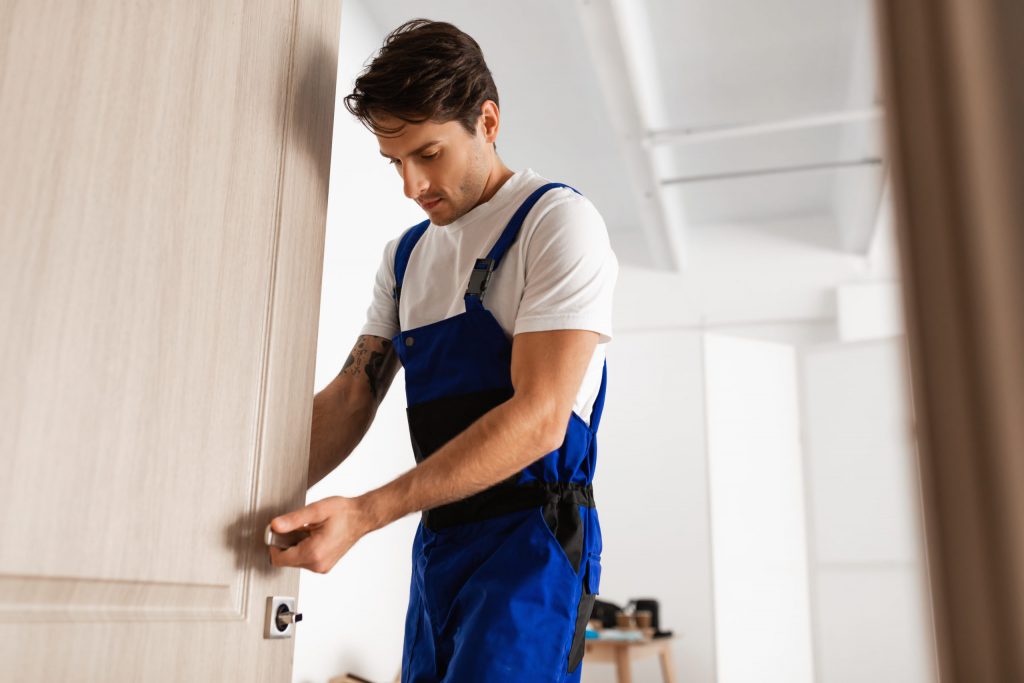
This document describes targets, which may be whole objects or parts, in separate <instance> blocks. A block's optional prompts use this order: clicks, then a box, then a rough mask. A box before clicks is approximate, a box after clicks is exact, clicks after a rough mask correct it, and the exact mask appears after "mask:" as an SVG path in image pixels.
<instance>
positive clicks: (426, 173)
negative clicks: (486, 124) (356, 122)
mask: <svg viewBox="0 0 1024 683" xmlns="http://www.w3.org/2000/svg"><path fill="white" fill-rule="evenodd" d="M375 121H377V122H378V123H379V124H380V125H382V126H385V127H387V128H395V127H397V126H398V125H401V124H404V126H405V127H404V128H403V129H402V130H401V133H399V134H394V135H395V137H382V136H380V135H378V136H377V143H378V144H379V146H380V153H381V155H383V156H385V157H387V158H388V159H389V162H390V163H391V164H392V165H394V167H395V169H396V170H397V171H398V175H400V176H401V177H402V181H403V183H404V186H405V187H404V191H405V196H406V197H409V198H410V199H412V200H415V201H416V203H418V204H419V205H420V206H421V207H423V210H424V211H426V212H427V215H428V216H429V217H430V220H431V221H432V222H433V223H434V225H448V224H449V223H451V222H452V221H454V220H455V219H457V218H459V217H461V216H463V215H465V214H466V213H467V212H469V211H470V210H471V209H473V208H474V207H475V206H477V204H479V203H480V198H481V196H482V195H483V192H484V187H485V186H486V184H487V178H488V175H489V172H490V165H491V164H490V159H489V157H488V152H489V151H490V149H491V147H490V143H488V142H486V141H485V139H484V136H483V132H482V131H483V127H482V126H479V125H478V128H477V134H476V136H475V137H474V136H471V135H470V134H469V133H467V132H466V129H465V128H463V127H462V125H461V124H459V122H457V121H448V122H446V123H433V122H431V121H424V122H423V123H405V122H404V121H401V120H400V119H396V118H393V117H390V116H384V115H380V116H377V117H375Z"/></svg>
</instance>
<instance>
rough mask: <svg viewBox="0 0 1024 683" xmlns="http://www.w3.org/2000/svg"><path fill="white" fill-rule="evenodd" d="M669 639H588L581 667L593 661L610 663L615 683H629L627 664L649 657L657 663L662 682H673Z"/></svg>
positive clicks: (630, 679) (671, 637) (674, 682)
mask: <svg viewBox="0 0 1024 683" xmlns="http://www.w3.org/2000/svg"><path fill="white" fill-rule="evenodd" d="M673 640H675V638H674V637H673V636H668V637H665V638H648V639H644V640H612V639H610V638H609V639H602V638H591V639H590V640H588V641H587V643H586V650H585V651H584V655H583V663H584V665H587V664H590V663H593V662H613V663H614V664H615V674H616V680H617V681H618V683H633V672H632V670H631V668H630V662H632V661H633V660H634V659H640V658H642V657H647V656H650V655H657V656H658V659H659V660H661V677H662V680H663V681H664V682H665V683H676V681H677V680H678V679H676V670H675V665H674V664H673V663H672V641H673Z"/></svg>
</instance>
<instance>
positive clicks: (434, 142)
mask: <svg viewBox="0 0 1024 683" xmlns="http://www.w3.org/2000/svg"><path fill="white" fill-rule="evenodd" d="M440 143H441V141H440V140H431V141H430V142H428V143H426V144H425V145H420V146H419V147H417V148H416V149H414V150H413V151H411V152H409V156H412V155H413V154H419V153H420V152H422V151H423V150H425V149H426V148H427V147H430V146H431V145H438V144H440ZM380 155H381V156H382V157H384V158H385V159H393V158H394V157H391V156H388V155H387V154H385V153H384V152H381V153H380Z"/></svg>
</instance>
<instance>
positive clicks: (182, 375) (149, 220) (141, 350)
mask: <svg viewBox="0 0 1024 683" xmlns="http://www.w3.org/2000/svg"><path fill="white" fill-rule="evenodd" d="M339 19H340V3H339V1H338V0H315V1H314V0H301V1H297V2H284V1H280V2H255V1H253V2H238V1H229V0H217V1H216V2H210V1H208V0H174V1H173V2H166V1H156V0H152V1H141V0H139V1H131V2H130V1H128V0H124V1H116V0H102V1H101V0H97V1H91V2H90V1H86V0H82V1H80V2H79V1H75V2H67V1H65V0H49V1H46V0H23V1H17V0H0V459H2V460H0V463H2V470H0V471H2V477H0V662H2V670H0V680H4V681H8V680H10V681H33V682H36V681H61V682H68V681H104V682H106V681H287V680H289V679H290V673H291V661H292V652H293V644H294V639H283V640H282V639H273V640H271V639H265V638H264V622H265V604H266V599H267V597H268V596H272V595H284V596H297V590H298V583H299V581H298V578H299V577H298V573H297V571H296V570H294V569H284V570H282V569H275V568H273V567H271V566H270V564H269V560H268V555H267V550H266V547H265V546H264V545H263V542H262V538H261V531H262V529H263V528H264V527H265V525H266V524H267V523H268V522H269V520H270V519H271V518H272V517H273V516H275V515H277V514H280V513H282V512H285V511H288V510H290V509H294V508H295V507H298V506H301V505H302V504H303V503H304V497H305V492H306V464H307V463H306V460H307V449H308V438H309V425H310V411H311V405H312V389H313V366H314V359H315V345H316V329H317V315H318V307H319V292H320V276H321V268H322V253H323V235H324V227H325V226H324V224H325V217H326V203H327V183H328V169H329V166H330V164H329V161H330V151H331V150H330V145H331V130H332V125H333V114H334V91H335V78H336V64H337V49H338V45H337V41H338V31H339ZM303 608H304V606H303V604H302V600H301V597H299V600H298V611H300V612H303V613H304V616H305V619H306V621H307V622H308V621H311V620H313V619H315V612H310V611H309V610H304V609H303ZM302 627H303V623H299V624H298V625H297V629H302Z"/></svg>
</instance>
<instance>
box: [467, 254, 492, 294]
mask: <svg viewBox="0 0 1024 683" xmlns="http://www.w3.org/2000/svg"><path fill="white" fill-rule="evenodd" d="M493 272H494V259H492V258H478V259H477V260H476V265H474V266H473V272H472V273H470V275H469V286H468V287H467V288H466V296H477V297H481V298H482V297H483V295H484V292H485V291H486V290H487V283H488V282H490V280H491V273H493Z"/></svg>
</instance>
